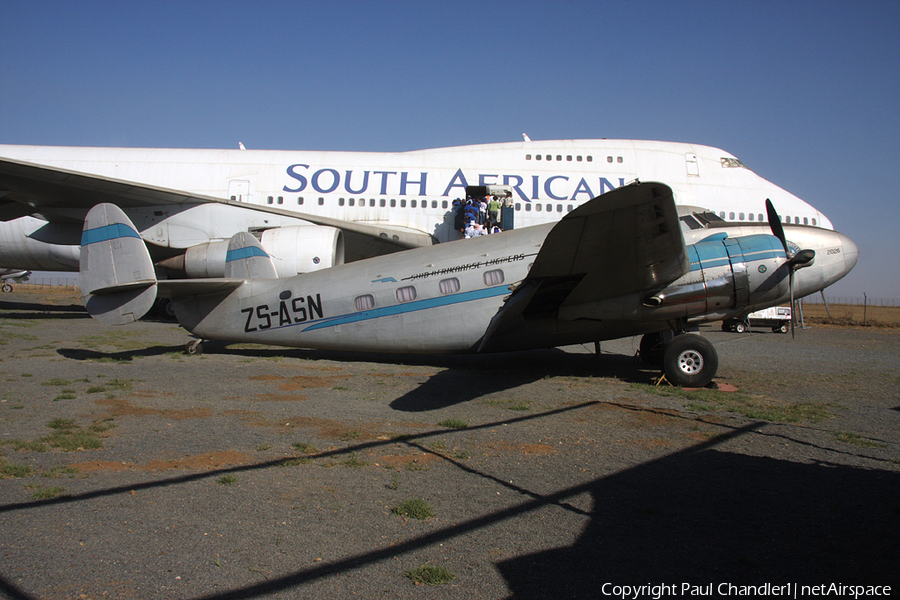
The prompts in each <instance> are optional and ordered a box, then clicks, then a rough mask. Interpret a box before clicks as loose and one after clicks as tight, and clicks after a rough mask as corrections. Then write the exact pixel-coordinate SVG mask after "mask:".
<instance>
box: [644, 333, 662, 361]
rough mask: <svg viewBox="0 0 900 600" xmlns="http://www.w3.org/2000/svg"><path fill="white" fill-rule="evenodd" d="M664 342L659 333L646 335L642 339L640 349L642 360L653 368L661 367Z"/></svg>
mask: <svg viewBox="0 0 900 600" xmlns="http://www.w3.org/2000/svg"><path fill="white" fill-rule="evenodd" d="M663 351H664V347H663V341H662V335H661V334H660V333H659V332H655V333H646V334H644V336H643V337H642V338H641V345H640V348H639V349H638V352H639V354H640V355H641V360H643V361H644V362H645V363H646V364H648V365H650V366H651V367H661V366H662V364H663Z"/></svg>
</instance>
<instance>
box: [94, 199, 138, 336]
mask: <svg viewBox="0 0 900 600" xmlns="http://www.w3.org/2000/svg"><path fill="white" fill-rule="evenodd" d="M78 277H79V284H80V286H81V299H82V301H83V302H84V306H85V308H87V310H88V312H89V313H90V315H91V316H92V317H94V318H95V319H97V320H99V321H102V322H104V323H107V324H110V325H124V324H125V323H131V322H134V321H137V320H138V319H140V318H141V317H143V316H144V315H145V314H146V313H147V311H148V310H150V308H151V307H152V306H153V303H154V301H155V300H156V273H155V272H154V270H153V262H152V261H151V260H150V253H149V252H148V251H147V247H146V246H145V245H144V240H142V239H141V236H140V234H138V232H137V230H136V229H135V227H134V225H133V224H132V223H131V221H130V220H129V219H128V217H127V216H126V215H125V213H124V212H122V209H120V208H119V207H118V206H115V205H114V204H98V205H97V206H95V207H94V208H92V209H91V210H90V211H89V212H88V214H87V217H85V219H84V229H83V230H82V233H81V259H80V260H79V276H78Z"/></svg>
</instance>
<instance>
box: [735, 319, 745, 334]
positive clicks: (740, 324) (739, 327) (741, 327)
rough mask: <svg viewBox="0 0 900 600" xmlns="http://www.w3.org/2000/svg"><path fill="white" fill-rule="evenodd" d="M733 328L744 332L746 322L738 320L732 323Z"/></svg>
mask: <svg viewBox="0 0 900 600" xmlns="http://www.w3.org/2000/svg"><path fill="white" fill-rule="evenodd" d="M734 330H735V331H736V332H738V333H744V332H745V331H747V324H746V323H744V322H743V321H738V322H737V323H735V324H734Z"/></svg>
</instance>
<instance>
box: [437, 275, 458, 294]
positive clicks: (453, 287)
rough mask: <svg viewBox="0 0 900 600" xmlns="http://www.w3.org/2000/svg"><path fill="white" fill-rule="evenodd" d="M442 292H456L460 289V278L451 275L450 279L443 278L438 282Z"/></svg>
mask: <svg viewBox="0 0 900 600" xmlns="http://www.w3.org/2000/svg"><path fill="white" fill-rule="evenodd" d="M438 285H439V286H440V288H441V293H442V294H455V293H456V292H458V291H459V279H457V278H456V277H451V278H450V279H442V280H441V281H440V283H439V284H438Z"/></svg>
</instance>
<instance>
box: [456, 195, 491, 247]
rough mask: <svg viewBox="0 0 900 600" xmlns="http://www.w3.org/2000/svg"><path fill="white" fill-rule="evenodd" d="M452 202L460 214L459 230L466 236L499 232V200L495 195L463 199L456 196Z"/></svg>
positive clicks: (471, 236)
mask: <svg viewBox="0 0 900 600" xmlns="http://www.w3.org/2000/svg"><path fill="white" fill-rule="evenodd" d="M453 204H454V205H455V206H457V210H458V211H460V212H461V214H462V219H461V222H462V227H460V228H459V229H460V231H461V232H462V234H463V236H464V237H466V238H473V237H478V236H481V235H487V234H489V233H500V231H501V229H500V208H501V204H500V200H499V199H498V198H497V196H484V197H483V198H472V197H471V196H469V197H467V198H466V200H465V201H462V200H460V199H459V198H457V199H456V200H455V201H454V202H453Z"/></svg>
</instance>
